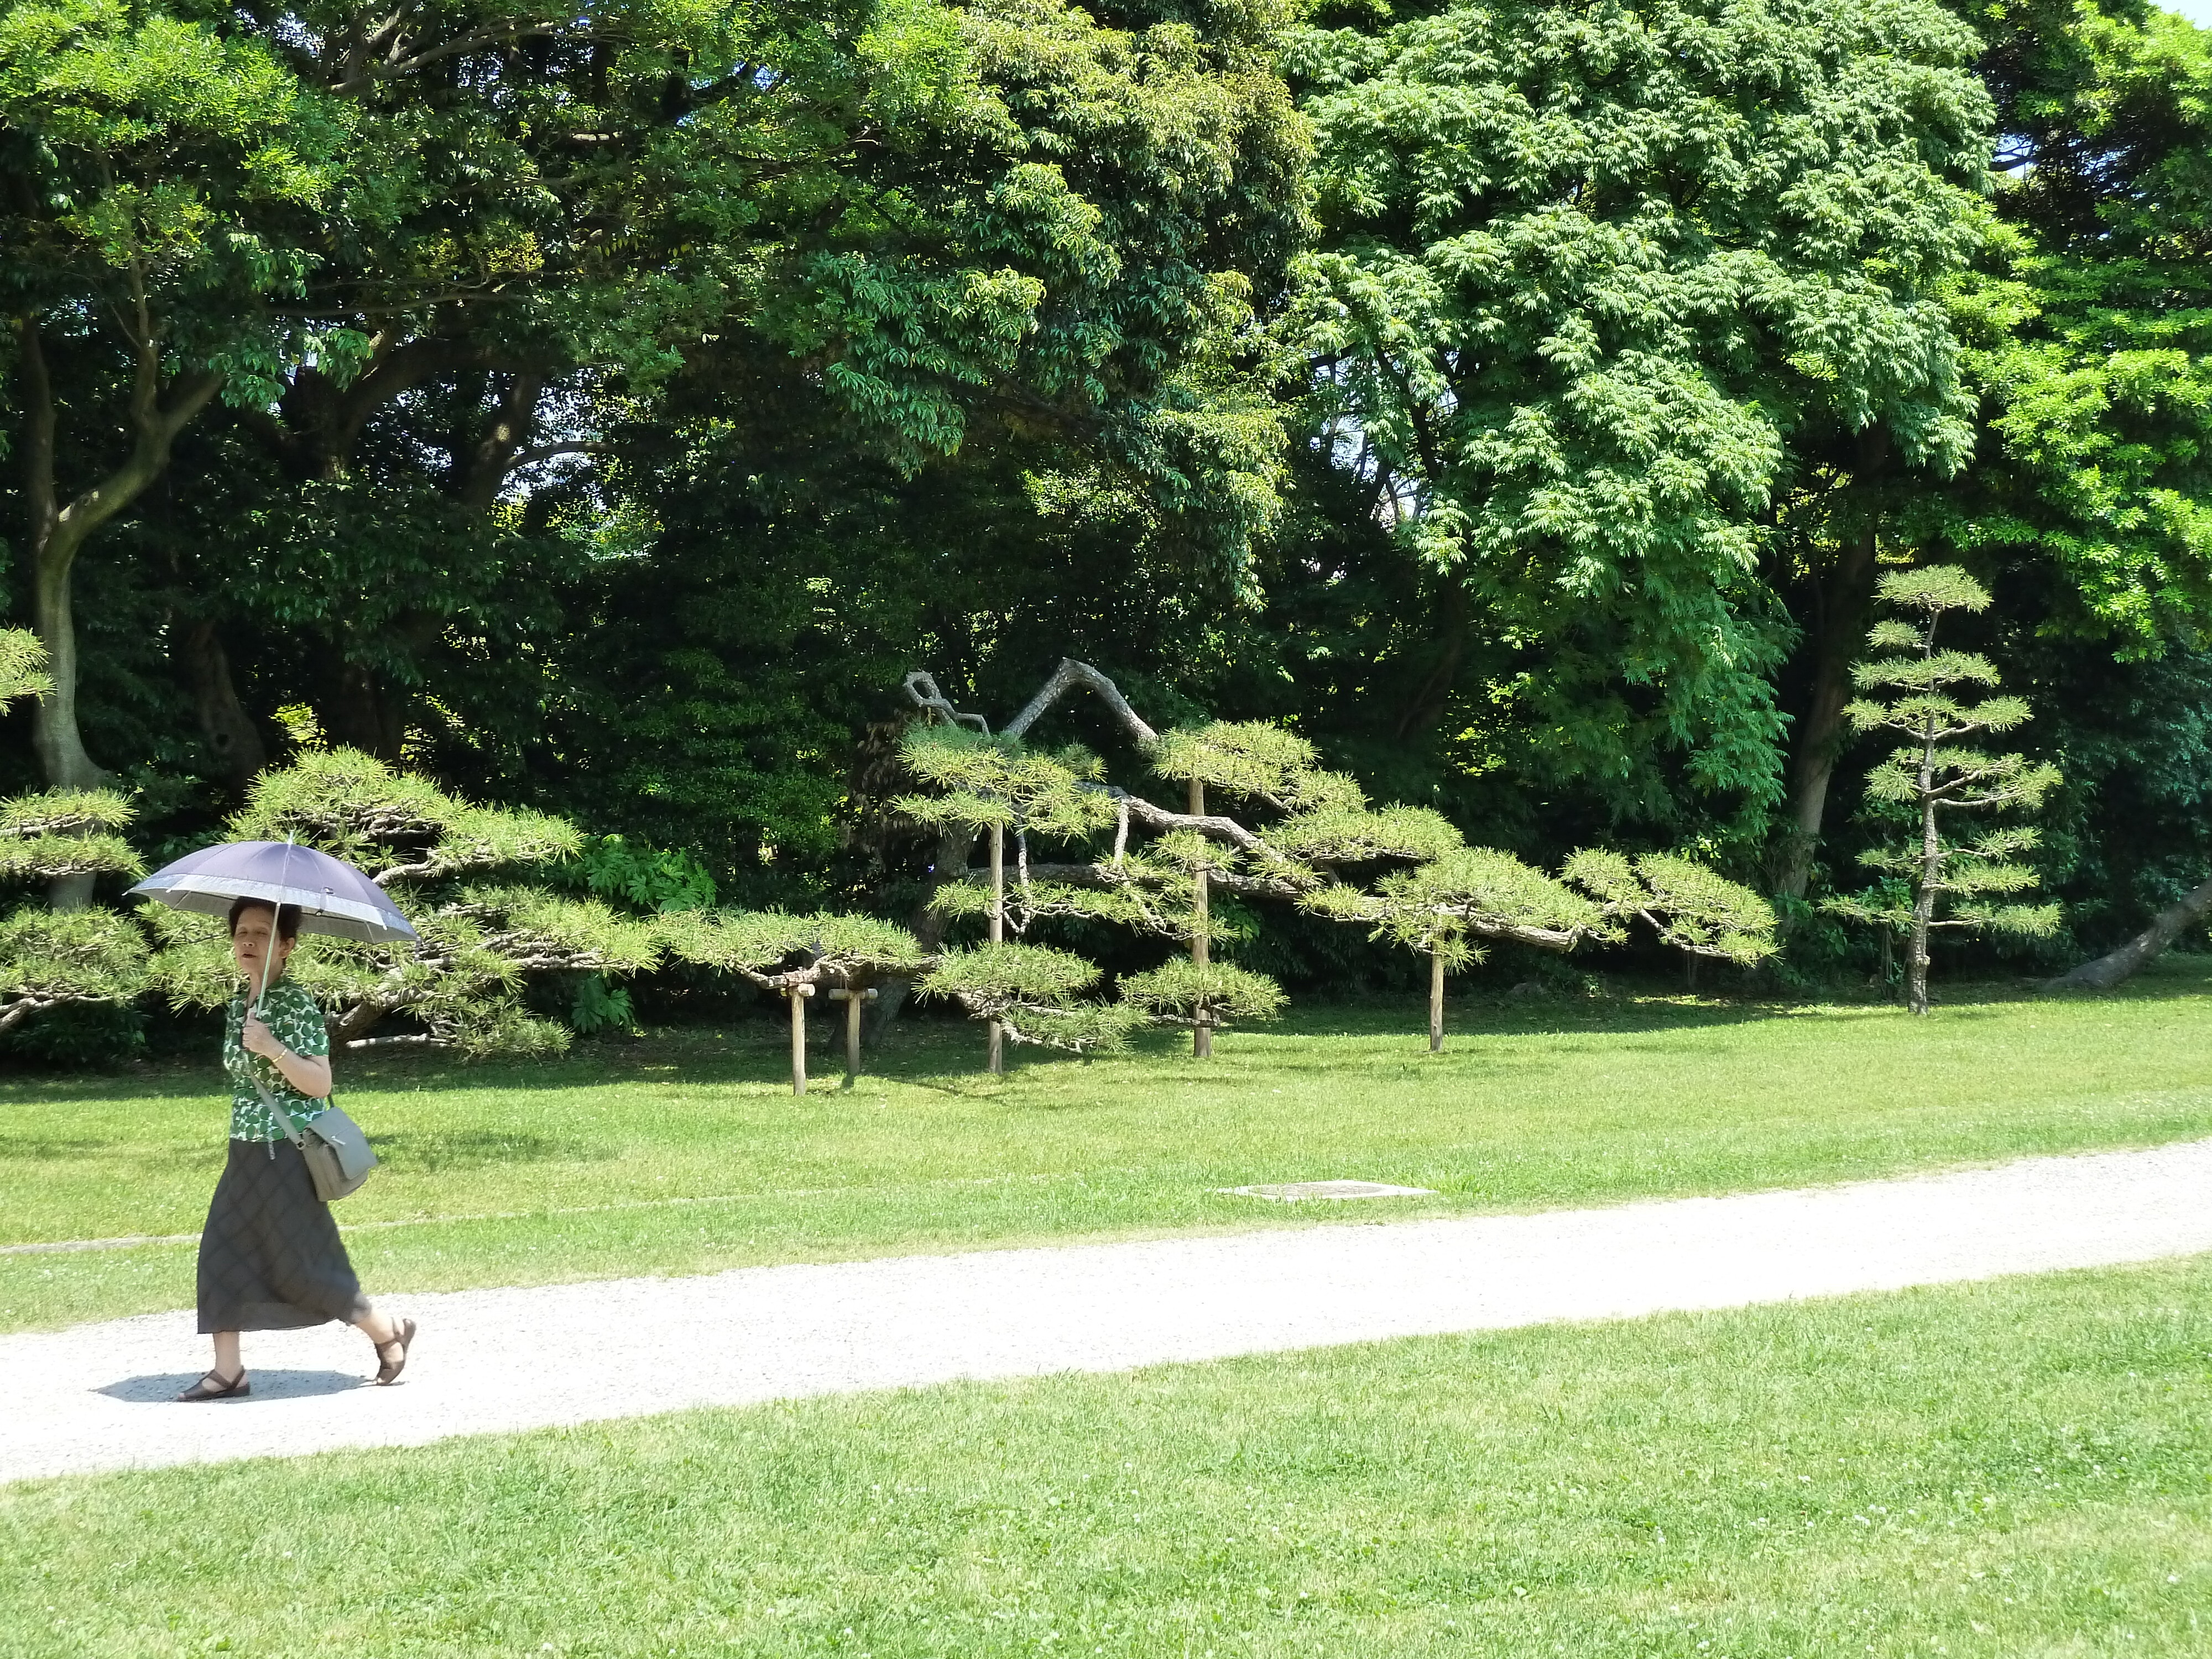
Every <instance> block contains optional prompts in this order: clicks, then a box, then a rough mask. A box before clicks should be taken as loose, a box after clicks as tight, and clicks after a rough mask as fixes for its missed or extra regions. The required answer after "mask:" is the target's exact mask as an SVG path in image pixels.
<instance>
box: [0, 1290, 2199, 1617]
mask: <svg viewBox="0 0 2212 1659" xmlns="http://www.w3.org/2000/svg"><path fill="white" fill-rule="evenodd" d="M216 1409H223V1410H228V1409H234V1408H233V1407H218V1408H216ZM235 1409H251V1407H237V1408H235ZM2208 1471H2212V1257H2200V1258H2197V1259H2195V1260H2191V1261H2180V1262H2174V1263H2166V1264H2160V1265H2158V1266H2154V1267H2142V1268H2131V1269H2122V1270H2114V1271H2102V1272H2097V1273H2075V1274H2065V1275H2057V1276H2052V1277H2049V1278H2041V1279H2010V1280H2002V1281H1997V1282H1995V1283H1990V1284H1984V1285H1965V1286H1952V1287H1946V1288H1942V1289H1936V1290H1928V1291H1912V1292H1907V1293H1905V1294H1899V1295H1885V1296H1868V1297H1851V1298H1845V1299H1841V1300H1836V1301H1830V1302H1823V1303H1814V1304H1796V1305H1793V1306H1783V1307H1774V1308H1762V1309H1756V1310H1747V1311H1741V1312H1734V1313H1728V1314H1713V1315H1679V1316H1666V1317H1663V1318H1658V1319H1653V1320H1648V1321H1642V1322H1634V1323H1627V1324H1614V1325H1599V1326H1588V1327H1581V1328H1577V1327H1551V1328H1539V1329H1532V1330H1526V1331H1518V1332H1510V1333H1504V1334H1488V1335H1482V1336H1474V1337H1460V1338H1434V1339H1420V1340H1409V1341H1401V1342H1393V1343H1384V1344H1376V1345H1374V1346H1365V1347H1359V1348H1346V1349H1335V1350H1327V1351H1321V1352H1310V1353H1301V1354H1292V1355H1286V1356H1281V1357H1275V1358H1264V1359H1251V1360H1240V1361H1234V1362H1230V1363H1226V1364H1210V1365H1193V1366H1175V1367H1161V1368H1158V1369H1154V1370H1146V1371H1141V1372H1138V1373H1135V1374H1133V1375H1129V1376H1098V1377H1053V1378H1046V1379H1042V1380H1038V1381H1034V1382H1028V1383H1015V1384H994V1385H987V1386H986V1385H969V1386H963V1387H957V1388H948V1389H928V1390H921V1391H915V1392H910V1393H905V1394H897V1395H864V1396H855V1397H852V1398H847V1399H839V1400H823V1401H807V1402H803V1403H799V1404H794V1405H787V1406H782V1407H760V1408H755V1409H750V1410H745V1411H728V1412H698V1413H686V1414H683V1415H680V1416H673V1417H666V1418H659V1419H643V1420H639V1421H635V1422H629V1423H617V1424H608V1425H594V1426H591V1427H586V1428H579V1429H574V1430H568V1431H548V1432H541V1433H535V1434H528V1435H522V1436H515V1437H501V1438H485V1439H477V1440H467V1441H453V1442H447V1443H441V1444H439V1445H435V1446H432V1447H428V1448H425V1449H408V1450H390V1451H377V1452H363V1453H345V1454H331V1455H324V1456H321V1457H317V1458H313V1459H306V1460H297V1461H288V1462H258V1463H246V1464H230V1465H223V1466H220V1467H216V1468H185V1469H174V1470H167V1471H162V1472H158V1473H140V1474H112V1475H104V1476H94V1477H80V1478H75V1479H70V1480H56V1481H48V1482H42V1483H38V1484H34V1485H25V1486H14V1487H9V1488H6V1489H4V1490H0V1583H4V1584H6V1585H8V1586H9V1592H8V1594H7V1595H4V1596H0V1654H5V1655H8V1656H10V1659H45V1656H52V1659H64V1656H66V1659H87V1656H104V1655H133V1656H137V1655H172V1654H174V1655H184V1654H200V1653H206V1652H210V1651H217V1650H220V1651H228V1652H233V1653H242V1654H262V1655H270V1656H287V1659H289V1656H296V1655H301V1654H307V1653H311V1652H312V1653H324V1652H328V1653H357V1654H366V1655H387V1654H389V1655H401V1654H404V1655H410V1656H438V1655H461V1654H471V1655H473V1654H493V1653H500V1654H517V1655H527V1654H533V1653H550V1654H558V1655H571V1656H581V1655H593V1656H605V1659H613V1656H638V1659H643V1656H647V1655H665V1654H675V1655H684V1656H694V1655H696V1656H706V1655H710V1654H711V1655H714V1656H740V1659H756V1656H757V1659H802V1656H814V1655H820V1656H836V1659H921V1656H943V1659H990V1656H1013V1655H1024V1656H1028V1655H1037V1654H1046V1655H1057V1654H1068V1655H1078V1654H1111V1655H1127V1656H1161V1659H1180V1656H1182V1655H1185V1654H1189V1655H1193V1656H1199V1655H1208V1654H1211V1655H1216V1656H1222V1659H1228V1656H1255V1659H1256V1656H1267V1659H1274V1656H1282V1659H1290V1656H1312V1655H1328V1656H1344V1659H1370V1656H1376V1655H1390V1656H1401V1655H1406V1656H1428V1655H1437V1656H1442V1655H1452V1656H1490V1655H1495V1656H1498V1659H1524V1656H1539V1655H1552V1654H1565V1655H1570V1656H1574V1659H1603V1656H1614V1655H1618V1656H1622V1659H1628V1656H1634V1659H1656V1656H1664V1659H1826V1656H1857V1655H1863V1654H1872V1655H1877V1656H1899V1659H1903V1656H1906V1655H1913V1656H1923V1655H1929V1654H1948V1655H1980V1656H1987V1659H2029V1656H2061V1655H2063V1656H2069V1659H2086V1656H2106V1655H2109V1656H2121V1655H2125V1656H2129V1659H2148V1656H2152V1655H2172V1656H2191V1659H2200V1656H2202V1655H2203V1654H2205V1653H2206V1652H2208V1651H2212V1478H2209V1477H2208Z"/></svg>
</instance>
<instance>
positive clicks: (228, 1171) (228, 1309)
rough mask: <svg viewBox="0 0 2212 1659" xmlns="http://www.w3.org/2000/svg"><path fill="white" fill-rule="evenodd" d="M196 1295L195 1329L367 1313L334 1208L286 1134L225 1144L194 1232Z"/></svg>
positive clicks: (274, 1325)
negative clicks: (226, 1154) (225, 1156)
mask: <svg viewBox="0 0 2212 1659" xmlns="http://www.w3.org/2000/svg"><path fill="white" fill-rule="evenodd" d="M272 1147H273V1149H274V1151H275V1154H276V1155H275V1156H274V1157H273V1158H272V1157H271V1156H270V1151H271V1149H272ZM199 1300H200V1329H201V1330H202V1331H283V1330H291V1329H293V1328H296V1327H298V1326H301V1325H319V1324H322V1323H323V1322H325V1320H331V1319H337V1320H343V1321H344V1322H347V1323H349V1324H350V1323H352V1322H354V1321H355V1320H356V1319H358V1318H360V1317H361V1316H362V1314H364V1313H366V1312H367V1311H368V1298H367V1297H363V1296H362V1293H361V1281H360V1280H359V1279H356V1278H355V1277H354V1272H353V1263H352V1261H349V1259H348V1258H347V1256H346V1249H345V1243H344V1241H343V1240H342V1239H341V1238H339V1237H338V1226H337V1220H336V1218H333V1217H332V1216H331V1206H329V1205H327V1204H325V1203H324V1202H323V1200H320V1199H319V1198H317V1197H316V1196H315V1183H314V1179H313V1176H310V1175H308V1173H307V1160H306V1159H304V1158H301V1156H300V1149H299V1148H298V1147H296V1146H294V1145H293V1144H292V1143H291V1142H290V1141H289V1140H279V1141H273V1142H269V1141H259V1140H234V1141H232V1142H231V1143H230V1161H229V1162H228V1163H227V1164H224V1165H223V1170H222V1180H221V1181H219V1182H216V1188H215V1200H214V1201H213V1202H212V1203H210V1205H209V1206H208V1218H207V1225H206V1227H204V1229H202V1231H201V1232H200V1272H199Z"/></svg>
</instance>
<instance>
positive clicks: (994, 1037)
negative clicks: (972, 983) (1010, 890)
mask: <svg viewBox="0 0 2212 1659" xmlns="http://www.w3.org/2000/svg"><path fill="white" fill-rule="evenodd" d="M1005 939H1006V826H1005V825H1004V824H1002V823H994V824H993V825H992V826H991V943H992V944H994V945H997V944H1000V943H1001V942H1003V941H1004V940H1005ZM1005 1070H1006V1029H1005V1028H1004V1027H1003V1026H1001V1025H1000V1024H999V1022H998V1021H997V1020H995V1019H994V1020H993V1021H992V1022H991V1071H992V1073H993V1074H994V1076H995V1075H996V1074H998V1073H1001V1072H1004V1071H1005Z"/></svg>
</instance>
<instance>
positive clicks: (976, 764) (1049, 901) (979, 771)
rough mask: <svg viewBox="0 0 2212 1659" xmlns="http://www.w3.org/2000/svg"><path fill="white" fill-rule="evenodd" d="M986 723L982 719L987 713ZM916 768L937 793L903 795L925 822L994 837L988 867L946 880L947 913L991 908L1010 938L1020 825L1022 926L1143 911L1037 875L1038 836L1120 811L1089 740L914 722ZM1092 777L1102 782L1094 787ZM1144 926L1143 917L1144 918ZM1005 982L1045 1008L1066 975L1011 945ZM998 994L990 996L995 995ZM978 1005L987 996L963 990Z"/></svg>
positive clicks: (908, 752) (940, 906)
mask: <svg viewBox="0 0 2212 1659" xmlns="http://www.w3.org/2000/svg"><path fill="white" fill-rule="evenodd" d="M977 723H978V724H980V723H981V722H980V720H979V721H978V722H977ZM901 754H902V757H903V759H904V760H905V762H906V765H907V769H908V771H910V772H912V773H913V774H914V775H915V777H916V778H918V779H920V780H921V781H922V782H923V783H925V784H927V785H929V786H931V787H932V788H933V790H934V791H935V793H923V794H911V795H906V796H902V798H900V799H899V800H898V801H896V803H895V805H896V806H897V808H898V810H899V811H902V812H904V813H905V814H906V815H907V816H908V817H911V818H913V819H914V820H915V822H916V823H923V824H927V825H929V826H930V827H932V828H933V829H938V830H939V831H940V832H945V833H944V834H943V836H942V839H943V840H944V841H945V842H946V843H948V844H950V845H952V846H954V847H957V848H962V849H963V862H964V857H965V851H964V849H968V848H973V846H974V845H975V839H976V837H977V836H979V835H981V836H987V837H988V838H989V842H990V861H989V864H988V866H987V869H986V871H985V872H981V873H980V874H977V875H975V876H971V877H969V878H965V879H963V880H959V881H955V882H951V883H948V884H945V885H943V886H941V887H940V888H939V893H938V896H937V900H936V902H935V903H934V905H933V908H935V909H936V910H937V912H938V914H939V915H941V916H944V917H945V918H947V919H950V918H951V917H953V916H956V915H981V917H982V918H983V920H984V923H985V932H986V934H987V938H988V939H989V942H990V943H991V944H992V945H1000V944H1003V943H1004V942H1005V941H1006V930H1007V926H1008V922H1009V919H1010V918H1009V915H1008V908H1007V895H1006V848H1007V841H1008V837H1009V834H1010V833H1011V836H1012V842H1013V846H1014V851H1015V866H1016V869H1017V872H1018V903H1019V911H1018V915H1017V916H1015V917H1014V918H1012V921H1013V926H1014V931H1015V932H1016V933H1027V932H1028V931H1029V927H1030V923H1031V922H1033V921H1036V919H1037V918H1038V917H1039V916H1041V915H1094V916H1099V917H1102V918H1108V919H1112V920H1130V921H1138V920H1139V919H1138V918H1136V917H1135V916H1133V915H1110V914H1109V913H1112V912H1114V911H1115V910H1117V909H1119V910H1121V911H1124V912H1126V911H1127V908H1128V907H1127V905H1126V904H1124V905H1120V906H1116V905H1115V903H1113V902H1111V901H1110V900H1109V899H1107V898H1106V896H1103V895H1097V894H1093V893H1091V892H1088V891H1085V890H1081V889H1078V888H1075V887H1073V886H1070V885H1068V884H1066V883H1059V882H1053V883H1045V884H1038V883H1036V882H1034V881H1032V880H1031V879H1030V836H1031V835H1032V834H1035V835H1036V836H1040V837H1041V838H1042V839H1045V840H1048V841H1057V842H1082V841H1085V840H1086V839H1088V838H1089V837H1090V836H1091V835H1092V834H1094V833H1096V832H1097V830H1099V829H1103V828H1104V827H1105V825H1106V824H1107V823H1109V822H1111V821H1112V820H1113V817H1114V813H1113V808H1112V806H1111V805H1110V804H1109V801H1108V799H1107V798H1106V796H1105V795H1104V794H1103V793H1101V792H1099V791H1098V790H1097V788H1096V787H1095V786H1096V784H1097V780H1098V778H1099V777H1100V775H1101V774H1102V773H1103V766H1102V765H1101V764H1100V763H1099V761H1098V759H1097V757H1096V756H1094V755H1091V753H1090V752H1089V751H1088V750H1084V749H1082V748H1081V747H1079V746H1078V747H1073V748H1069V749H1066V750H1061V751H1060V753H1058V754H1048V753H1045V752H1043V751H1042V750H1030V748H1028V747H1027V746H1026V745H1025V744H1024V743H1023V742H1022V741H1021V739H1020V738H1013V737H1006V736H1003V735H1001V736H997V737H994V736H992V735H991V734H990V733H989V732H987V731H975V730H971V729H969V726H966V725H963V724H962V723H961V722H959V721H958V720H952V721H950V722H948V723H947V724H945V725H944V726H923V727H920V728H917V729H915V730H914V731H910V732H908V734H907V738H906V741H905V742H904V743H903V744H902V745H901ZM1086 786H1092V787H1086ZM1139 925H1141V922H1140V923H1139ZM1024 963H1032V965H1034V966H1035V967H1036V971H1037V972H1038V974H1039V975H1041V977H1040V978H1039V979H1038V981H1037V982H1036V984H1035V985H1034V986H1032V987H1026V989H1024V988H1023V987H1017V986H1015V985H1014V984H1013V982H1012V981H1013V978H1014V977H1016V976H1018V975H1019V974H1020V973H1021V972H1022V971H1023V964H1024ZM987 978H988V979H989V981H991V982H992V983H994V984H1000V983H1002V982H1003V983H1004V984H1005V986H1006V989H1007V991H1008V992H1009V994H1012V993H1014V992H1019V993H1020V994H1021V995H1022V996H1026V997H1029V998H1030V999H1031V1000H1034V1001H1035V1002H1036V1006H1039V1007H1046V1006H1054V997H1055V995H1056V992H1055V987H1056V986H1057V984H1058V975H1057V972H1056V970H1055V969H1054V968H1053V967H1052V966H1050V965H1049V964H1048V963H1046V961H1045V959H1044V958H1042V957H1038V958H1030V957H1024V955H1023V954H1022V953H1021V952H1019V951H1015V952H1012V953H1006V954H1002V955H1000V956H999V957H995V958H994V960H993V965H992V967H991V969H990V971H989V973H988V975H987ZM985 1000H994V999H988V998H987V999H985ZM962 1006H965V1007H968V1008H969V1011H970V1012H978V1011H979V1010H980V1007H981V1004H980V1003H976V1002H971V1001H969V1000H966V999H963V1001H962ZM981 1018H984V1019H985V1021H986V1023H987V1028H988V1030H989V1033H990V1036H989V1050H988V1057H987V1065H988V1066H989V1068H990V1069H991V1070H992V1071H993V1072H994V1073H995V1072H1001V1071H1004V1070H1005V1069H1006V1036H1007V1033H1006V1024H1005V1022H1004V1021H1003V1020H1001V1019H1000V1018H997V1017H996V1016H994V1015H989V1014H983V1015H981Z"/></svg>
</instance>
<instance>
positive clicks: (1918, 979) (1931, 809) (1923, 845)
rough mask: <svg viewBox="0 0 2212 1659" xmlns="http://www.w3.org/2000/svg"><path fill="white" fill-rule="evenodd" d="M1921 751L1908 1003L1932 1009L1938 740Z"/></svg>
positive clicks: (1939, 865)
mask: <svg viewBox="0 0 2212 1659" xmlns="http://www.w3.org/2000/svg"><path fill="white" fill-rule="evenodd" d="M1930 730H1931V735H1930V737H1929V739H1928V741H1927V743H1926V744H1923V746H1922V748H1921V751H1920V890H1919V891H1917V893H1915V894H1914V895H1913V896H1912V943H1911V950H1910V951H1908V953H1907V954H1906V956H1905V1006H1906V1007H1907V1008H1909V1009H1911V1011H1912V1012H1914V1013H1916V1014H1924V1013H1926V1012H1928V930H1929V926H1930V924H1932V923H1933V922H1934V921H1935V920H1936V882H1937V880H1938V879H1939V878H1941V877H1942V872H1943V842H1942V838H1941V836H1938V834H1937V833H1936V793H1935V791H1936V779H1935V770H1936V767H1935V758H1934V757H1935V749H1936V740H1935V738H1934V737H1933V735H1932V730H1933V726H1932V722H1931V726H1930Z"/></svg>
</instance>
